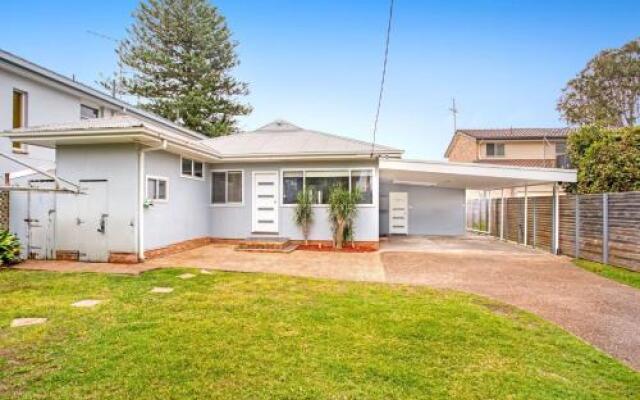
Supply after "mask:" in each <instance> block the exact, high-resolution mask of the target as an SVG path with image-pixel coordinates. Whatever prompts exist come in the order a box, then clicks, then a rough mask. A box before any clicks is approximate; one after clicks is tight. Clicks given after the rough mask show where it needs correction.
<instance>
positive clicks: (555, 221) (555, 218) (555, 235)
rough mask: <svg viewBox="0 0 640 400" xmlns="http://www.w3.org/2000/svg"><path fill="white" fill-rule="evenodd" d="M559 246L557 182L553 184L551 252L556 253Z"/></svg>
mask: <svg viewBox="0 0 640 400" xmlns="http://www.w3.org/2000/svg"><path fill="white" fill-rule="evenodd" d="M559 247H560V197H559V193H558V184H557V183H554V184H553V254H558V253H559V252H560V251H559Z"/></svg>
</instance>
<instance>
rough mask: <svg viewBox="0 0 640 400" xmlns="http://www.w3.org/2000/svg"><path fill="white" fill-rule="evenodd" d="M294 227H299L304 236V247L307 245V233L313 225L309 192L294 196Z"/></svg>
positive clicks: (302, 191)
mask: <svg viewBox="0 0 640 400" xmlns="http://www.w3.org/2000/svg"><path fill="white" fill-rule="evenodd" d="M294 217H295V221H296V225H298V226H299V227H300V230H301V231H302V236H304V244H305V246H306V245H307V244H309V231H310V230H311V224H312V223H313V207H312V202H311V192H310V191H307V190H301V191H300V192H298V195H297V196H296V211H295V214H294Z"/></svg>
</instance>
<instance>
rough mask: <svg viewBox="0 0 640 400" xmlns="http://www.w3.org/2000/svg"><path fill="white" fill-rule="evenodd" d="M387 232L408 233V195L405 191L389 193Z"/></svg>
mask: <svg viewBox="0 0 640 400" xmlns="http://www.w3.org/2000/svg"><path fill="white" fill-rule="evenodd" d="M389 233H390V234H392V235H408V234H409V196H408V193H406V192H390V193H389Z"/></svg>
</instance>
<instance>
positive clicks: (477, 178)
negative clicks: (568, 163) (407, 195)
mask: <svg viewBox="0 0 640 400" xmlns="http://www.w3.org/2000/svg"><path fill="white" fill-rule="evenodd" d="M380 176H381V177H382V178H383V179H388V180H392V181H394V182H395V183H398V184H407V185H418V186H435V187H444V188H454V189H473V190H495V189H502V188H509V187H521V186H534V185H542V184H548V183H556V182H575V181H576V170H574V169H557V168H530V167H517V166H508V165H487V164H467V163H450V162H443V161H426V160H401V159H399V160H390V159H386V160H385V159H381V160H380Z"/></svg>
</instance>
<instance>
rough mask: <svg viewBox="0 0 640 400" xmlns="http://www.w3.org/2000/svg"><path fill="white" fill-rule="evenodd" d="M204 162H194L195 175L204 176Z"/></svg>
mask: <svg viewBox="0 0 640 400" xmlns="http://www.w3.org/2000/svg"><path fill="white" fill-rule="evenodd" d="M202 168H203V167H202V163H201V162H199V161H194V162H193V176H195V177H197V178H202V177H203V176H204V175H203V173H202Z"/></svg>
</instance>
